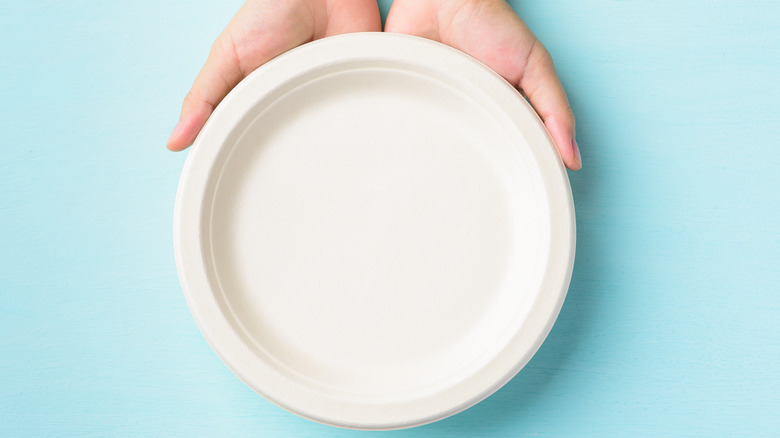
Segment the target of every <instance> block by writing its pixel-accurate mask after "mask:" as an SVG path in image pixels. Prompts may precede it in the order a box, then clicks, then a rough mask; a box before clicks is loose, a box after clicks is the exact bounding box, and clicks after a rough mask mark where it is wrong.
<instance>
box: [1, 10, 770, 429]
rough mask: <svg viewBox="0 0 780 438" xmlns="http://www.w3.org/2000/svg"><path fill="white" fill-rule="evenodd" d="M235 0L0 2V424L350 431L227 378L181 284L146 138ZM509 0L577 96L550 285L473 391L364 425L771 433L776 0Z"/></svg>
mask: <svg viewBox="0 0 780 438" xmlns="http://www.w3.org/2000/svg"><path fill="white" fill-rule="evenodd" d="M239 4H240V2H238V1H236V0H233V1H231V2H227V3H226V2H203V1H196V2H186V3H185V2H166V3H164V4H160V2H153V1H149V0H144V1H139V2H129V3H125V2H104V3H97V2H86V1H67V2H54V1H51V0H47V1H38V2H27V3H24V2H14V3H13V4H12V3H11V2H3V3H2V5H0V41H3V43H2V45H1V46H0V97H2V104H1V105H0V335H1V336H0V436H36V435H55V436H70V435H77V436H78V435H85V434H97V435H154V436H157V435H162V436H168V435H181V436H250V435H251V436H274V437H277V436H278V437H293V436H324V437H347V436H361V435H367V434H366V433H362V432H355V431H346V430H340V429H335V428H331V427H327V426H322V425H319V424H316V423H312V422H309V421H307V420H303V419H300V418H298V417H296V416H294V415H292V414H289V413H287V412H285V411H283V410H281V409H279V408H277V407H275V406H274V405H272V404H270V403H269V402H267V401H265V400H264V399H262V398H261V397H259V396H257V395H256V394H255V393H254V392H252V391H251V390H250V389H249V388H247V387H245V386H244V385H243V384H242V383H241V382H239V381H238V379H236V378H235V377H234V376H233V375H232V374H231V373H230V372H229V371H228V370H227V368H226V367H225V366H224V365H223V364H222V363H221V362H220V361H219V359H218V358H217V357H216V356H215V355H214V353H213V352H212V351H211V349H210V348H209V347H208V345H207V344H206V342H205V341H204V340H203V338H202V337H201V335H200V333H199V332H198V329H197V327H196V326H195V323H194V322H193V321H192V318H191V316H190V314H189V312H188V309H187V306H186V304H185V301H184V298H183V297H182V295H181V292H180V289H179V285H178V280H177V277H176V272H175V267H174V260H173V252H172V243H171V241H172V237H171V223H172V207H173V201H174V195H175V190H176V184H177V180H178V176H179V172H180V170H181V167H182V164H183V161H184V158H185V155H183V154H173V153H170V152H167V151H166V150H165V149H164V142H165V139H166V138H167V135H168V133H169V130H170V129H171V128H172V126H173V124H174V122H175V121H176V119H177V116H178V110H179V105H180V101H181V98H182V97H183V96H184V94H185V93H186V91H187V90H188V88H189V86H190V83H191V81H192V79H193V78H194V76H195V74H196V72H197V71H198V69H199V68H200V65H201V63H202V62H203V60H204V59H205V56H206V54H207V52H208V48H209V46H210V44H211V41H212V40H213V39H214V37H215V36H216V35H217V34H218V33H219V31H220V30H221V28H222V27H223V26H224V25H225V24H226V23H227V21H228V20H229V18H230V17H231V16H232V14H233V12H234V11H235V10H236V9H237V7H238V6H239ZM380 4H381V5H382V7H383V9H385V10H386V9H387V7H388V6H389V1H382V2H380ZM513 4H514V5H515V7H516V10H518V12H519V13H520V14H521V16H522V17H523V18H524V19H525V20H526V22H527V23H528V24H529V26H530V27H531V28H532V29H533V30H534V31H535V32H536V33H537V35H538V36H539V37H540V39H541V40H542V41H543V42H544V43H545V44H546V45H547V47H548V48H549V49H550V51H551V52H552V53H553V55H554V58H555V60H556V64H557V66H558V69H559V72H560V74H561V76H562V78H563V81H564V83H565V85H566V87H567V89H568V91H569V95H570V98H571V102H572V105H573V108H574V111H575V114H576V115H577V118H578V133H579V135H578V139H579V143H580V146H581V148H582V154H583V162H584V164H585V170H583V171H581V172H579V173H576V174H575V173H572V174H571V180H572V186H573V189H574V194H575V199H576V208H577V224H578V254H577V262H576V265H575V272H574V279H573V283H572V286H571V289H570V292H569V297H568V299H567V301H566V303H565V305H564V308H563V311H562V313H561V315H560V318H559V320H558V322H557V324H556V325H555V327H554V329H553V331H552V333H551V334H550V337H549V338H548V340H547V342H546V343H545V344H544V345H543V346H542V348H541V350H540V351H539V353H538V354H537V355H536V356H535V357H534V359H533V360H532V361H531V363H530V364H529V365H528V366H527V367H526V368H525V369H524V370H523V371H522V372H521V373H520V374H519V375H518V376H517V377H516V378H515V379H514V380H513V381H511V382H510V383H509V384H508V385H507V386H505V387H504V388H503V389H501V390H500V391H499V392H497V393H496V394H495V395H493V396H492V397H490V398H489V399H488V400H486V401H485V402H483V403H481V404H479V405H477V406H476V407H474V408H472V409H469V410H468V411H466V412H464V413H462V414H459V415H457V416H455V417H452V418H449V419H446V420H444V421H441V422H438V423H435V424H432V425H428V426H424V427H420V428H416V429H411V430H406V431H400V432H387V433H377V434H376V435H387V436H398V437H402V436H403V437H411V436H415V437H434V436H441V437H445V436H446V437H449V436H455V435H460V436H470V437H479V436H490V437H493V436H495V437H500V436H523V435H541V436H574V435H576V436H605V435H607V436H657V435H659V434H661V435H684V436H778V435H780V231H778V225H780V189H779V188H780V171H778V156H780V85H778V84H780V82H778V78H780V26H778V23H779V22H780V3H777V2H774V1H752V2H722V1H717V2H703V1H702V2H680V1H670V0H663V1H649V0H643V1H639V0H637V1H617V0H609V1H607V0H597V1H592V2H579V1H574V0H556V1H545V2H541V1H536V2H531V1H522V2H521V1H515V2H513Z"/></svg>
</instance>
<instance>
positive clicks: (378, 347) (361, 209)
mask: <svg viewBox="0 0 780 438" xmlns="http://www.w3.org/2000/svg"><path fill="white" fill-rule="evenodd" d="M174 227H175V231H174V236H175V252H176V260H177V268H178V272H179V277H180V279H181V283H182V288H183V290H184V294H185V295H186V298H187V302H188V303H189V306H190V309H191V311H192V314H193V316H194V317H195V320H196V322H197V324H198V326H199V327H200V329H201V331H202V332H203V335H204V336H205V337H206V339H207V340H208V342H209V343H210V344H211V346H212V348H213V349H214V350H215V351H216V352H217V354H218V355H219V356H220V358H222V360H223V361H224V362H225V364H227V366H228V367H229V368H230V369H231V370H232V371H233V372H234V373H235V374H236V375H237V376H238V377H239V378H240V379H241V380H243V381H244V382H245V383H246V384H247V385H249V386H250V387H251V388H253V389H254V390H256V391H257V392H258V393H260V394H262V395H263V396H264V397H266V398H267V399H268V400H271V401H272V402H274V403H276V404H278V405H279V406H282V407H283V408H285V409H288V410H289V411H291V412H294V413H296V414H298V415H301V416H303V417H306V418H309V419H312V420H315V421H319V422H322V423H327V424H331V425H336V426H341V427H349V428H357V429H395V428H403V427H410V426H415V425H419V424H424V423H428V422H431V421H435V420H438V419H441V418H444V417H446V416H449V415H452V414H454V413H456V412H459V411H461V410H463V409H465V408H467V407H469V406H471V405H473V404H475V403H477V402H478V401H480V400H482V399H483V398H485V397H487V396H488V395H490V394H491V393H492V392H494V391H495V390H496V389H498V388H499V387H501V386H502V385H503V384H504V383H506V382H507V381H508V380H509V379H511V378H512V376H514V375H515V374H516V373H517V372H518V371H519V370H520V369H521V368H522V367H523V365H525V363H526V362H527V361H528V360H529V359H530V358H531V356H532V355H533V354H534V352H535V351H536V350H537V349H538V347H539V345H540V344H541V343H542V341H543V340H544V338H545V336H546V335H547V333H548V332H549V330H550V328H551V326H552V324H553V322H554V320H555V318H556V316H557V314H558V311H559V309H560V307H561V304H562V303H563V299H564V296H565V294H566V290H567V288H568V284H569V278H570V276H571V271H572V263H573V259H574V241H575V236H574V233H575V230H574V210H573V203H572V196H571V189H570V187H569V182H568V178H567V175H566V172H565V170H564V168H563V166H562V165H561V160H560V158H559V156H558V155H557V152H556V150H555V148H554V147H553V144H552V142H551V140H550V137H549V135H548V134H547V131H546V130H545V129H544V126H543V124H542V123H541V121H540V120H539V118H538V117H537V115H536V114H535V113H534V112H533V110H532V109H531V107H530V106H529V105H528V103H527V102H526V101H525V99H524V98H523V97H522V96H521V95H520V94H519V93H518V92H517V91H516V90H515V89H514V88H512V87H511V86H510V85H509V84H508V83H507V82H505V81H504V80H503V79H502V78H501V77H499V76H498V75H497V74H495V73H494V72H493V71H491V70H490V69H489V68H487V67H485V66H484V65H483V64H481V63H479V62H477V61H476V60H474V59H472V58H470V57H468V56H467V55H465V54H463V53H461V52H459V51H456V50H454V49H451V48H449V47H446V46H444V45H441V44H438V43H435V42H431V41H428V40H424V39H420V38H414V37H408V36H400V35H393V34H383V33H375V34H351V35H345V36H338V37H333V38H327V39H324V40H320V41H317V42H314V43H310V44H307V45H305V46H302V47H300V48H297V49H295V50H292V51H290V52H288V53H286V54H284V55H282V56H279V57H278V58H276V59H274V60H273V61H271V62H269V63H268V64H266V65H265V66H263V67H262V68H260V69H259V70H257V71H255V72H254V73H252V74H251V75H249V76H248V77H247V78H246V79H245V80H244V81H243V82H241V84H239V85H238V86H237V87H236V88H235V89H234V90H233V91H232V92H231V93H230V94H229V95H228V96H227V97H226V98H225V100H224V101H223V102H222V103H221V104H220V105H219V107H218V108H217V109H216V111H215V112H214V114H213V115H212V116H211V118H210V119H209V121H208V123H207V124H206V126H205V127H204V129H203V131H202V132H201V133H200V135H199V137H198V139H197V141H196V143H195V145H194V146H193V148H192V149H191V152H190V154H189V157H188V159H187V163H186V164H185V166H184V171H183V173H182V176H181V181H180V184H179V191H178V195H177V199H176V212H175V224H174Z"/></svg>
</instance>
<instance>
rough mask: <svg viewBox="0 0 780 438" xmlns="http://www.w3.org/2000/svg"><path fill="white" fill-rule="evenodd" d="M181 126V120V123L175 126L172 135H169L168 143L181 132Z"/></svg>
mask: <svg viewBox="0 0 780 438" xmlns="http://www.w3.org/2000/svg"><path fill="white" fill-rule="evenodd" d="M181 126H182V122H181V120H180V121H179V123H177V124H176V126H174V127H173V132H171V135H170V136H169V137H168V143H170V142H171V140H172V139H173V138H174V137H176V136H177V135H178V134H179V131H181Z"/></svg>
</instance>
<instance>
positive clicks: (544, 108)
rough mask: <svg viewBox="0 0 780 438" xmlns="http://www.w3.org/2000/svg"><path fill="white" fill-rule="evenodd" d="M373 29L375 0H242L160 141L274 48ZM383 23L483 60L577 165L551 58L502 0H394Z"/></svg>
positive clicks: (190, 135) (195, 119)
mask: <svg viewBox="0 0 780 438" xmlns="http://www.w3.org/2000/svg"><path fill="white" fill-rule="evenodd" d="M380 31H382V22H381V19H380V16H379V8H378V7H377V3H376V0H248V1H247V2H246V3H245V4H244V5H243V6H242V7H241V9H240V10H239V11H238V13H236V15H235V16H234V17H233V19H232V20H231V21H230V23H229V24H228V25H227V27H226V28H225V29H224V30H223V31H222V33H221V34H220V35H219V37H218V38H217V40H216V41H215V42H214V45H213V46H212V48H211V52H210V53H209V57H208V59H207V60H206V64H205V65H204V66H203V68H202V69H201V71H200V73H199V74H198V76H197V77H196V78H195V82H194V83H193V85H192V89H190V91H189V93H187V96H186V97H185V99H184V104H183V105H182V110H181V116H180V117H179V123H178V124H177V125H176V127H175V128H174V130H173V133H172V134H171V136H170V138H169V139H168V149H170V150H172V151H181V150H184V149H186V148H187V147H188V146H190V145H191V144H192V142H193V141H195V137H196V136H197V135H198V133H199V132H200V130H201V128H203V125H204V124H205V123H206V120H207V119H208V118H209V116H210V115H211V113H212V112H213V111H214V108H216V106H217V105H218V104H219V102H220V101H222V99H223V98H224V97H225V96H226V95H227V94H228V92H230V90H231V89H233V87H235V86H236V85H237V84H238V83H239V82H240V81H241V80H242V79H243V78H244V77H246V76H247V75H248V74H249V73H251V72H252V71H254V70H255V69H257V68H258V67H260V66H261V65H263V64H265V63H266V62H267V61H269V60H270V59H272V58H274V57H276V56H277V55H280V54H282V53H284V52H286V51H287V50H290V49H292V48H294V47H297V46H299V45H301V44H305V43H307V42H309V41H313V40H316V39H320V38H325V37H328V36H332V35H339V34H343V33H350V32H380ZM384 31H385V32H394V33H404V34H409V35H416V36H420V37H424V38H428V39H432V40H435V41H439V42H441V43H444V44H447V45H449V46H452V47H455V48H456V49H459V50H461V51H463V52H466V53H468V54H469V55H471V56H473V57H474V58H476V59H478V60H480V61H482V62H483V63H485V64H487V65H488V66H489V67H491V68H492V69H493V70H495V71H496V72H497V73H498V74H500V75H501V76H503V77H504V79H506V80H507V81H508V82H509V83H511V84H512V85H513V86H515V87H516V88H517V89H518V90H519V91H520V92H522V93H523V94H524V95H525V96H526V97H527V98H528V100H529V101H530V102H531V105H533V107H534V109H535V110H536V112H537V113H538V114H539V116H540V117H541V118H542V120H543V121H544V124H545V126H546V127H547V130H548V131H549V132H550V135H551V136H552V138H553V140H554V141H555V144H556V147H557V148H558V151H559V152H560V156H561V159H562V160H563V163H564V164H565V165H566V167H568V168H569V169H572V170H579V169H581V168H582V158H581V156H580V152H579V149H578V147H577V141H576V139H575V129H574V128H575V125H574V114H573V113H572V111H571V108H570V107H569V101H568V99H567V97H566V92H565V91H564V89H563V85H561V82H560V80H559V79H558V75H557V74H556V72H555V67H554V66H553V62H552V58H551V57H550V54H549V53H548V52H547V50H546V49H545V48H544V46H543V45H542V44H541V43H540V42H539V40H538V39H537V38H536V37H535V36H534V34H533V33H532V32H531V31H530V30H529V29H528V26H526V25H525V23H523V21H522V20H521V19H520V17H518V16H517V14H515V12H514V11H513V10H512V8H511V7H510V6H509V5H508V4H507V3H506V2H505V1H504V0H395V1H393V4H392V6H391V8H390V13H389V14H388V16H387V22H386V23H385V28H384Z"/></svg>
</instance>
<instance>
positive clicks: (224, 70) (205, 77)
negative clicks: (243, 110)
mask: <svg viewBox="0 0 780 438" xmlns="http://www.w3.org/2000/svg"><path fill="white" fill-rule="evenodd" d="M228 39H229V38H226V37H224V36H220V37H219V38H218V39H217V41H216V42H215V43H214V45H213V46H212V47H211V52H210V53H209V57H208V59H207V60H206V64H205V65H204V66H203V68H202V69H201V70H200V73H198V76H197V77H196V78H195V82H194V83H193V84H192V88H191V89H190V91H189V93H187V96H186V97H185V98H184V103H183V104H182V108H181V115H180V116H179V123H177V124H176V127H174V128H173V132H172V133H171V136H170V138H169V139H168V149H170V150H172V151H180V150H183V149H186V148H187V147H188V146H189V145H191V144H192V142H193V141H195V137H197V135H198V133H199V132H200V130H201V128H203V125H204V124H205V123H206V120H208V118H209V116H210V115H211V113H212V112H213V111H214V108H216V107H217V105H218V104H219V102H221V101H222V99H223V98H224V97H225V96H226V95H227V94H228V92H230V90H232V89H233V87H235V86H236V84H238V83H239V82H240V81H241V79H243V78H244V74H243V72H242V70H241V67H240V64H239V62H238V59H237V57H236V56H235V50H234V49H232V48H230V47H229V46H232V44H231V43H229V42H225V41H226V40H228Z"/></svg>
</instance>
